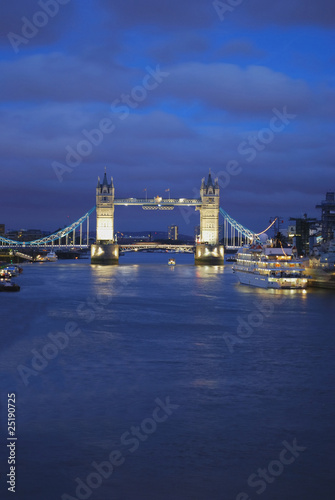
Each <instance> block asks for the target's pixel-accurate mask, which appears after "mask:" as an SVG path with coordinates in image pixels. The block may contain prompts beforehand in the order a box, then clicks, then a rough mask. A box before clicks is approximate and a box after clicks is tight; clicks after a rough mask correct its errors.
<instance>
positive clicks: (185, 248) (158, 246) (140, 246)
mask: <svg viewBox="0 0 335 500" xmlns="http://www.w3.org/2000/svg"><path fill="white" fill-rule="evenodd" d="M119 249H120V252H139V251H143V250H167V251H175V252H180V253H194V251H195V245H186V244H185V245H169V244H164V243H155V242H146V243H132V244H122V243H121V244H120V245H119Z"/></svg>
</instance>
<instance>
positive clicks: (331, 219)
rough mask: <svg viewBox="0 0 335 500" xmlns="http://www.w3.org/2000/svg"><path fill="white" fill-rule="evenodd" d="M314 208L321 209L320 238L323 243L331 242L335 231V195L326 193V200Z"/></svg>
mask: <svg viewBox="0 0 335 500" xmlns="http://www.w3.org/2000/svg"><path fill="white" fill-rule="evenodd" d="M315 208H321V224H322V238H323V239H324V240H325V241H329V240H332V239H333V238H334V231H335V193H333V192H332V193H326V199H325V200H323V201H321V205H316V207H315Z"/></svg>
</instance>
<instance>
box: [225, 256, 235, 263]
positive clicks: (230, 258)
mask: <svg viewBox="0 0 335 500" xmlns="http://www.w3.org/2000/svg"><path fill="white" fill-rule="evenodd" d="M226 262H237V259H236V257H228V258H227V259H226Z"/></svg>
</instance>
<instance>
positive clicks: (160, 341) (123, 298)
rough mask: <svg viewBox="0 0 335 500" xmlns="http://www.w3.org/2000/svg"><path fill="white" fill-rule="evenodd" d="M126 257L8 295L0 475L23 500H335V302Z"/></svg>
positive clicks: (43, 278) (187, 265)
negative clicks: (12, 398) (11, 439)
mask: <svg viewBox="0 0 335 500" xmlns="http://www.w3.org/2000/svg"><path fill="white" fill-rule="evenodd" d="M167 261H168V256H167V255H166V254H129V255H126V256H124V257H121V259H120V265H119V266H106V267H103V266H91V265H90V263H89V260H78V261H58V262H55V263H40V264H26V265H24V266H23V267H24V272H23V273H22V275H21V276H20V277H18V278H16V279H15V281H16V282H17V283H18V284H20V285H21V291H20V292H19V293H17V294H1V302H0V307H1V326H2V328H1V330H2V334H1V340H0V344H1V350H0V362H1V380H2V395H1V408H2V409H1V421H2V424H3V425H2V432H1V442H0V456H1V471H0V472H1V476H0V497H1V498H7V497H8V498H11V495H12V493H10V492H8V491H7V487H8V485H7V484H6V480H7V478H6V474H7V473H8V464H7V457H8V452H7V449H6V439H7V434H6V432H7V429H6V427H7V426H6V416H7V413H6V412H7V393H15V394H16V423H17V434H16V435H17V445H16V460H17V461H16V497H15V498H17V499H18V500H56V499H57V500H61V499H62V500H69V499H72V500H73V499H76V498H77V499H78V500H79V499H86V498H90V499H92V500H148V499H150V500H151V499H153V500H186V499H187V500H189V499H190V500H226V499H227V500H236V499H238V500H251V499H255V498H261V499H264V500H266V499H269V500H284V499H285V500H300V499H304V500H319V499H322V500H333V499H334V498H335V485H334V480H333V477H334V465H335V460H334V458H335V453H334V442H335V441H334V437H335V430H334V421H335V399H334V388H335V387H334V385H335V363H334V351H335V349H334V347H335V336H334V333H335V329H334V310H335V293H334V292H333V291H326V290H325V291H323V290H316V289H308V290H307V292H302V291H289V290H287V291H274V290H261V289H254V288H248V287H245V286H242V285H239V284H238V282H237V278H236V276H235V275H234V274H233V272H232V269H231V265H229V264H225V266H220V267H214V266H213V267H207V266H202V267H197V266H194V264H193V256H192V255H177V257H176V261H177V265H176V266H175V267H169V266H168V265H167Z"/></svg>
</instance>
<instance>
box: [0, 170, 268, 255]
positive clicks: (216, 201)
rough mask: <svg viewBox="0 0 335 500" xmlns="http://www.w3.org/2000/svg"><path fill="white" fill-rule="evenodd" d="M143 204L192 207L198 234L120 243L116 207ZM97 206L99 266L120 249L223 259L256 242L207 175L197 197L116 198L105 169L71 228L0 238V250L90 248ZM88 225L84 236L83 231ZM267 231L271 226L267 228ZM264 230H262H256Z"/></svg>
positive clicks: (146, 206) (93, 247) (93, 252)
mask: <svg viewBox="0 0 335 500" xmlns="http://www.w3.org/2000/svg"><path fill="white" fill-rule="evenodd" d="M118 205H119V206H141V207H142V209H143V210H174V209H175V208H176V207H179V208H183V207H189V208H191V209H192V208H194V210H195V211H199V214H200V235H199V237H198V239H197V242H196V244H195V245H180V246H176V245H171V249H170V248H169V245H160V244H158V243H155V244H154V245H152V244H151V245H149V244H148V243H143V245H147V248H144V246H143V245H142V246H143V248H142V247H139V246H138V245H120V246H119V245H118V243H117V241H116V238H115V230H114V208H115V206H118ZM94 210H96V222H97V225H96V241H95V243H94V244H93V245H91V262H92V263H103V264H117V263H118V260H119V250H120V249H121V250H122V252H124V251H139V249H140V248H141V250H145V249H149V247H150V248H151V249H153V248H154V249H156V250H162V249H163V248H164V249H166V250H172V248H173V249H177V247H178V250H179V251H181V252H189V253H194V255H195V262H196V263H197V264H202V263H209V264H213V263H214V264H215V263H221V262H223V259H224V247H229V246H230V247H231V248H236V247H239V246H241V245H242V243H243V242H244V241H248V242H250V241H252V240H257V239H258V235H257V234H255V233H254V232H253V231H250V230H249V229H247V228H245V227H244V226H243V225H242V224H240V223H239V222H237V221H236V220H235V219H233V218H232V217H231V216H230V215H229V214H228V213H227V212H226V211H225V210H224V209H223V208H221V207H220V189H219V184H218V180H217V179H214V180H213V179H212V176H211V173H209V175H208V178H207V180H206V179H205V178H203V179H202V183H201V188H200V197H199V198H171V197H170V196H169V198H162V197H161V196H156V197H154V198H147V197H145V198H116V197H115V188H114V182H113V178H111V179H110V181H108V179H107V174H106V172H105V174H104V177H103V180H102V182H101V181H100V179H99V178H98V184H97V186H96V207H93V208H91V209H90V210H89V211H88V212H87V213H86V214H84V215H83V216H82V217H80V218H79V219H78V220H77V221H75V222H73V223H72V224H70V225H69V226H67V227H65V228H63V229H60V230H59V231H57V232H55V233H53V234H50V235H48V236H44V237H42V238H39V239H37V240H33V241H17V240H14V239H9V238H6V237H5V236H0V245H1V247H2V248H11V249H17V250H20V249H23V250H24V249H25V248H35V249H38V248H39V249H41V248H54V249H65V248H82V249H85V248H86V249H88V248H89V247H90V241H89V227H90V226H89V223H90V216H91V215H92V214H93V212H94ZM219 215H221V216H222V217H223V221H224V231H223V243H224V245H222V244H220V236H219ZM85 229H86V234H85ZM267 229H269V228H267ZM259 234H262V233H259Z"/></svg>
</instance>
